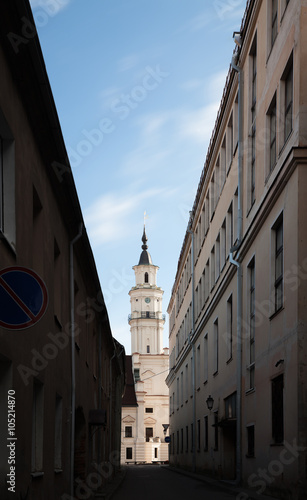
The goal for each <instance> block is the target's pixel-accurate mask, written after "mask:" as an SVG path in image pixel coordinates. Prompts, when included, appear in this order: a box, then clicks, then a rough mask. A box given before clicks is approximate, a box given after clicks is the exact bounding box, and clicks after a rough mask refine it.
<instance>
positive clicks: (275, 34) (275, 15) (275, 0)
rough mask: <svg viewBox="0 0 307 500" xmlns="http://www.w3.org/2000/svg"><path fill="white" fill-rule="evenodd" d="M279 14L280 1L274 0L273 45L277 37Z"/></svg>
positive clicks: (272, 18) (272, 19)
mask: <svg viewBox="0 0 307 500" xmlns="http://www.w3.org/2000/svg"><path fill="white" fill-rule="evenodd" d="M277 14H278V1H277V0H272V17H271V47H273V45H274V42H275V40H276V37H277Z"/></svg>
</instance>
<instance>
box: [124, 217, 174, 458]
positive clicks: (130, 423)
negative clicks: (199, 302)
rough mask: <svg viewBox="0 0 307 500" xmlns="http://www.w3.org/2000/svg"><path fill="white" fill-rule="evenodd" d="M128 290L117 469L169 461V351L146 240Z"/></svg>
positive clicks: (154, 270)
mask: <svg viewBox="0 0 307 500" xmlns="http://www.w3.org/2000/svg"><path fill="white" fill-rule="evenodd" d="M142 242H143V245H142V253H141V256H140V259H139V263H138V265H137V266H134V267H133V270H134V272H135V286H134V287H133V288H132V289H131V290H130V292H129V295H130V303H131V314H130V315H129V318H128V321H129V324H130V330H131V352H132V355H131V356H126V373H127V381H126V382H127V383H126V391H125V395H124V397H123V402H122V447H121V450H122V451H121V462H122V463H155V462H166V461H167V460H168V444H167V443H166V442H165V437H166V435H168V432H167V430H168V423H169V396H168V387H167V385H166V383H165V378H166V375H167V373H168V368H169V356H168V348H163V325H164V322H165V315H164V314H162V296H163V290H162V289H161V288H160V287H158V286H157V271H158V269H159V268H158V266H155V265H154V264H153V263H152V260H151V256H150V254H149V252H148V250H147V249H148V247H147V236H146V233H145V227H144V233H143V238H142Z"/></svg>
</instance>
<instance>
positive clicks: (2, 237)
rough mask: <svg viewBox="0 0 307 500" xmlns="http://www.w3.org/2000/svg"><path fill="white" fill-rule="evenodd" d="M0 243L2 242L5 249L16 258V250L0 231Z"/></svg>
mask: <svg viewBox="0 0 307 500" xmlns="http://www.w3.org/2000/svg"><path fill="white" fill-rule="evenodd" d="M0 241H3V242H4V244H5V245H6V247H7V248H8V249H9V250H10V251H11V252H12V254H13V255H14V257H16V256H17V252H16V248H15V245H14V244H13V243H10V242H9V240H8V239H7V237H6V236H5V234H4V233H3V232H2V231H1V230H0Z"/></svg>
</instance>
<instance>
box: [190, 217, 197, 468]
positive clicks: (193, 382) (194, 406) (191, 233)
mask: <svg viewBox="0 0 307 500" xmlns="http://www.w3.org/2000/svg"><path fill="white" fill-rule="evenodd" d="M192 222H193V212H190V221H189V227H188V233H190V235H191V282H192V283H191V285H192V331H191V335H190V338H189V344H190V345H191V346H192V391H193V436H192V439H193V465H192V470H193V472H195V471H196V442H195V437H196V391H195V341H194V332H195V307H194V302H195V299H194V295H195V294H194V232H193V230H192Z"/></svg>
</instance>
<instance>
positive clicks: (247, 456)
mask: <svg viewBox="0 0 307 500" xmlns="http://www.w3.org/2000/svg"><path fill="white" fill-rule="evenodd" d="M245 457H246V458H255V455H245Z"/></svg>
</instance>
